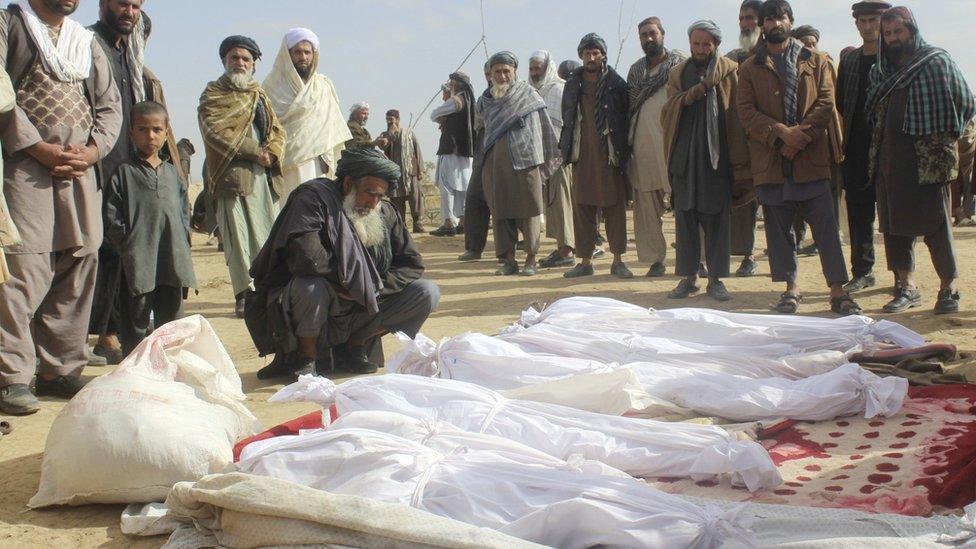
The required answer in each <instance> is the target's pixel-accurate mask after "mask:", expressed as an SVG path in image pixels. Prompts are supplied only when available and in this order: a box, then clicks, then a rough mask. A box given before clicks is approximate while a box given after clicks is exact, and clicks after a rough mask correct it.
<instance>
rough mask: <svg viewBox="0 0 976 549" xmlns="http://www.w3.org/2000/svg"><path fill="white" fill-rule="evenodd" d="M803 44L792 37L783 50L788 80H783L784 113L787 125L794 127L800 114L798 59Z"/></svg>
mask: <svg viewBox="0 0 976 549" xmlns="http://www.w3.org/2000/svg"><path fill="white" fill-rule="evenodd" d="M801 51H803V44H801V43H800V41H799V40H797V39H795V38H790V39H789V41H788V43H787V44H786V50H784V51H783V57H784V60H785V61H786V82H783V113H784V114H785V115H786V125H787V126H790V127H793V126H796V124H797V116H798V115H799V112H798V109H797V103H796V94H797V86H799V83H800V79H799V75H798V74H797V72H796V60H797V59H799V58H800V52H801Z"/></svg>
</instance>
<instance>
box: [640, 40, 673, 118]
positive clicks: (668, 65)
mask: <svg viewBox="0 0 976 549" xmlns="http://www.w3.org/2000/svg"><path fill="white" fill-rule="evenodd" d="M684 59H685V56H684V54H682V53H681V52H679V51H677V50H665V51H664V61H662V62H661V63H659V64H658V65H657V66H655V67H654V68H648V66H647V57H641V58H640V59H638V60H637V62H636V63H634V64H633V65H631V67H630V72H629V73H628V74H627V88H628V93H629V95H630V117H631V118H632V119H633V117H634V116H635V115H636V114H637V113H638V112H639V111H640V109H641V107H642V106H643V105H644V101H647V99H648V98H649V97H651V96H652V95H654V94H655V93H657V92H658V91H659V90H660V89H661V88H663V87H664V85H665V84H667V83H668V74H669V73H670V72H671V69H673V68H674V67H676V66H678V63H681V62H682V61H684Z"/></svg>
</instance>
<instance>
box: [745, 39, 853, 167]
mask: <svg viewBox="0 0 976 549" xmlns="http://www.w3.org/2000/svg"><path fill="white" fill-rule="evenodd" d="M796 65H797V78H798V83H797V94H796V99H797V111H798V112H797V120H798V123H799V124H807V125H809V126H810V129H809V130H807V135H809V136H810V137H811V138H812V139H813V141H811V142H810V143H809V144H808V145H807V146H806V148H804V149H803V150H802V151H800V153H799V154H797V155H796V158H794V159H793V177H794V179H795V181H796V182H797V183H808V182H812V181H822V180H829V179H830V177H831V173H830V163H831V157H830V140H829V138H828V135H827V128H828V127H829V126H830V124H831V122H832V121H833V120H834V112H835V111H836V107H835V105H834V81H833V78H832V77H831V75H830V67H829V64H828V61H827V56H826V55H824V54H822V53H819V52H815V51H813V50H810V49H809V48H803V51H801V52H800V56H799V58H798V59H797V62H796ZM736 106H737V110H738V113H739V120H740V121H741V122H742V125H743V126H744V127H745V130H746V135H748V137H749V157H750V162H751V165H752V175H753V181H754V182H755V184H756V185H767V184H770V183H778V184H781V183H784V179H785V178H784V176H783V156H782V155H781V154H780V152H779V151H780V147H781V146H782V142H781V141H780V140H779V138H777V137H776V134H775V132H774V131H773V130H774V128H775V127H776V125H777V124H783V123H785V120H786V116H784V114H783V82H782V81H781V80H780V77H779V74H778V73H777V72H776V68H775V67H774V66H773V61H772V60H771V59H770V58H769V56H768V55H767V53H766V49H765V47H760V48H759V50H758V51H757V52H756V55H754V56H752V57H750V58H749V59H747V60H746V61H745V62H744V63H742V65H741V66H740V67H739V89H738V96H737V98H736Z"/></svg>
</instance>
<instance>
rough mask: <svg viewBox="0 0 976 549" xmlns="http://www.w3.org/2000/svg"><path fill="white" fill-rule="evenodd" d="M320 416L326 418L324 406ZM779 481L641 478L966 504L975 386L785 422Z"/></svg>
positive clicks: (796, 494)
mask: <svg viewBox="0 0 976 549" xmlns="http://www.w3.org/2000/svg"><path fill="white" fill-rule="evenodd" d="M330 413H331V415H332V417H333V419H334V418H335V415H336V412H335V410H334V407H333V409H331V410H330ZM321 427H322V414H321V413H320V412H313V413H310V414H307V415H305V416H301V417H299V418H296V419H294V420H291V421H289V422H286V423H283V424H281V425H278V426H276V427H273V428H271V429H269V430H267V431H265V432H263V433H261V434H258V435H255V436H253V437H250V438H248V439H245V440H242V441H240V442H239V443H238V444H237V446H235V448H234V459H235V461H236V460H237V459H238V458H239V456H240V452H241V450H242V449H243V448H244V446H246V445H247V444H249V443H251V442H254V441H256V440H263V439H266V438H271V437H275V436H282V435H288V434H295V433H297V432H298V431H300V430H302V429H316V428H321ZM762 443H763V445H764V446H765V447H766V448H767V449H768V450H769V454H770V456H771V457H772V458H773V461H774V462H775V463H776V465H777V467H779V470H780V473H781V474H782V476H783V481H784V482H783V484H782V485H781V486H779V487H778V488H776V489H774V490H771V491H763V492H758V493H755V494H750V493H749V492H748V491H746V490H745V488H741V487H734V486H731V484H730V483H729V481H728V480H727V479H724V480H721V481H718V480H714V481H700V482H695V481H692V480H688V479H666V478H656V479H648V482H649V483H650V484H651V485H652V486H655V487H657V488H659V489H661V490H663V491H666V492H671V493H678V494H685V495H689V496H696V497H703V498H713V499H722V500H729V501H753V502H759V503H772V504H780V505H799V506H812V507H829V508H846V509H856V510H860V511H868V512H874V513H896V514H901V515H912V516H928V515H931V514H933V513H936V514H945V513H953V512H958V510H960V509H961V508H962V507H963V506H965V505H968V504H969V503H972V502H973V501H974V500H976V385H969V384H960V385H937V386H931V387H913V388H911V389H909V398H908V399H907V400H906V401H905V404H904V407H903V408H902V410H901V412H899V413H898V414H897V415H896V416H894V417H891V418H879V419H871V420H866V419H864V418H857V417H851V418H843V419H837V420H834V421H824V422H818V423H810V422H788V424H787V425H785V426H784V427H783V428H781V429H779V430H778V431H776V432H774V433H769V432H767V433H763V438H762Z"/></svg>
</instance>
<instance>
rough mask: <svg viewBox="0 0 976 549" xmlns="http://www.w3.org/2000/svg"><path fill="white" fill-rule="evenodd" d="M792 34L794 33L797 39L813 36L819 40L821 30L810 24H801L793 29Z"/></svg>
mask: <svg viewBox="0 0 976 549" xmlns="http://www.w3.org/2000/svg"><path fill="white" fill-rule="evenodd" d="M790 34H792V35H793V38H796V39H797V40H799V39H801V38H806V37H807V36H812V37H814V38H816V39H817V42H819V41H820V31H818V30H817V29H815V28H813V27H811V26H810V25H800V26H799V27H797V28H795V29H793V32H792V33H790Z"/></svg>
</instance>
